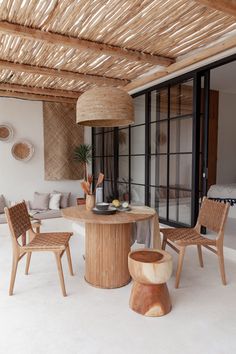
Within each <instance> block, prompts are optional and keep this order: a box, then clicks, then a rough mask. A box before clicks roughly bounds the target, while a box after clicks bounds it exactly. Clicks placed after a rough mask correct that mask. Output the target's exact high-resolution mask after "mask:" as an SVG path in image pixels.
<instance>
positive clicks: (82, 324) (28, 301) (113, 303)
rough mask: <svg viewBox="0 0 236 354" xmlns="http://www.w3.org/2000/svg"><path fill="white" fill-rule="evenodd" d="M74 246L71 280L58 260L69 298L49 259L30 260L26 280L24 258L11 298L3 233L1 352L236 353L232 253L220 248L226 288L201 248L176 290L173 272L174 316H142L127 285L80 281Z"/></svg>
mask: <svg viewBox="0 0 236 354" xmlns="http://www.w3.org/2000/svg"><path fill="white" fill-rule="evenodd" d="M70 227H71V226H70V225H69V224H68V222H67V223H63V221H62V220H59V221H58V220H57V221H56V220H54V221H52V220H51V221H50V223H45V226H44V228H45V229H47V230H49V229H54V230H56V229H58V230H59V229H62V228H64V229H65V228H67V229H69V228H70ZM235 230H236V228H235ZM229 236H230V235H228V237H229ZM226 238H227V235H226ZM230 239H233V238H232V237H230ZM231 242H232V240H231ZM71 249H72V258H73V265H74V271H75V276H74V277H71V276H70V275H69V273H68V267H67V263H66V259H64V262H63V264H64V275H65V281H66V288H67V292H68V297H66V298H63V297H62V296H61V291H60V287H59V281H58V275H57V270H56V264H55V259H54V257H53V255H51V254H35V255H33V257H32V263H31V269H30V275H29V276H25V275H24V265H25V260H23V261H22V262H21V264H20V266H19V268H18V273H17V279H16V284H15V294H14V296H12V297H9V296H8V285H9V277H10V269H11V243H10V237H9V235H8V234H7V232H5V231H4V232H3V233H2V234H1V246H0V353H1V354H2V353H4V354H5V353H8V354H21V353H22V354H23V353H24V354H40V353H43V354H54V353H55V354H138V353H142V354H152V353H153V354H154V353H155V354H157V353H160V354H180V353H181V354H199V353H202V354H233V353H236V305H235V299H236V251H235V250H232V249H229V248H226V249H225V264H226V271H227V278H228V285H227V286H223V285H221V281H220V277H219V271H218V264H217V259H216V257H215V255H214V254H211V253H210V252H208V251H205V252H204V260H205V268H204V269H201V268H200V267H199V266H198V259H197V252H196V250H195V249H192V248H189V249H188V251H187V254H186V259H185V263H184V269H183V273H182V278H181V284H180V289H178V290H176V289H174V275H173V276H172V278H171V280H170V281H169V284H168V286H169V290H170V294H171V298H172V303H173V309H172V312H171V313H169V314H168V315H167V316H165V317H161V318H146V317H143V316H140V315H138V314H136V313H134V312H132V311H131V310H130V309H129V306H128V301H129V294H130V289H131V284H129V285H127V286H125V287H123V288H120V289H115V290H102V289H96V288H94V287H91V286H89V285H88V284H87V283H86V282H85V281H84V279H83V274H84V261H83V257H82V254H83V252H84V238H83V236H81V235H78V234H77V235H75V236H74V237H73V238H72V240H71ZM170 252H171V253H172V251H171V250H170ZM175 267H176V255H175V254H174V269H175Z"/></svg>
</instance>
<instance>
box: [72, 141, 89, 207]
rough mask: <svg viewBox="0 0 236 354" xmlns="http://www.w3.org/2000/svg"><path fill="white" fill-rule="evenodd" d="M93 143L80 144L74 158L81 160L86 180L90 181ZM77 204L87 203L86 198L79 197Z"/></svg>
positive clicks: (76, 148)
mask: <svg viewBox="0 0 236 354" xmlns="http://www.w3.org/2000/svg"><path fill="white" fill-rule="evenodd" d="M92 150H93V148H92V145H90V144H80V145H79V146H76V147H75V150H74V160H75V161H77V162H80V163H81V164H82V165H83V169H84V181H86V182H87V181H88V165H89V163H90V162H91V160H92ZM77 204H85V198H77Z"/></svg>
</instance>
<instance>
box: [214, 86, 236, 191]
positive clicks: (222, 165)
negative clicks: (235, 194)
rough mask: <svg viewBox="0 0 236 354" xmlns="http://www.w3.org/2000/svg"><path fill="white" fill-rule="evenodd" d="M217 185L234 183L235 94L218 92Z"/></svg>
mask: <svg viewBox="0 0 236 354" xmlns="http://www.w3.org/2000/svg"><path fill="white" fill-rule="evenodd" d="M218 119H219V121H218V152H217V154H218V159H217V179H216V180H217V183H220V184H225V183H236V156H235V154H236V94H235V93H227V92H219V118H218Z"/></svg>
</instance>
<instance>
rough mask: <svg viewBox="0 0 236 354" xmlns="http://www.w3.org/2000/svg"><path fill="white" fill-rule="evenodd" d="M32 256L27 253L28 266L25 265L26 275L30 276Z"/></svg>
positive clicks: (30, 253)
mask: <svg viewBox="0 0 236 354" xmlns="http://www.w3.org/2000/svg"><path fill="white" fill-rule="evenodd" d="M31 255H32V252H27V255H26V257H27V258H26V265H25V274H26V275H28V274H29V267H30V260H31Z"/></svg>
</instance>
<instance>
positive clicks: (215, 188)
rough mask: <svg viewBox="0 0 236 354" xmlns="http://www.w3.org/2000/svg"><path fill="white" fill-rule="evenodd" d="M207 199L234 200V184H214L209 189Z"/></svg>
mask: <svg viewBox="0 0 236 354" xmlns="http://www.w3.org/2000/svg"><path fill="white" fill-rule="evenodd" d="M207 197H208V198H221V199H236V183H231V184H214V185H212V186H211V187H210V189H209V191H208V193H207Z"/></svg>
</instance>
